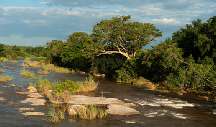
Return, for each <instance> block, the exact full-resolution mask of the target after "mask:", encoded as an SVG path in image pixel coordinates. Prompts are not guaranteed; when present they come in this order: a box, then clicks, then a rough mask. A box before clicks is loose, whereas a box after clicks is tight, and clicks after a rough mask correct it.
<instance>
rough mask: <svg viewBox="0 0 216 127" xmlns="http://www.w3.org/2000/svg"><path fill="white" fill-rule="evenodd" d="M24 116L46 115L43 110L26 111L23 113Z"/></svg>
mask: <svg viewBox="0 0 216 127" xmlns="http://www.w3.org/2000/svg"><path fill="white" fill-rule="evenodd" d="M22 114H23V115H24V116H44V115H45V113H43V112H25V113H22Z"/></svg>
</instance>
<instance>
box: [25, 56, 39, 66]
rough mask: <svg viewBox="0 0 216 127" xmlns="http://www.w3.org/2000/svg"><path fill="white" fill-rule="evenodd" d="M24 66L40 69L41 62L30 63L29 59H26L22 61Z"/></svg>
mask: <svg viewBox="0 0 216 127" xmlns="http://www.w3.org/2000/svg"><path fill="white" fill-rule="evenodd" d="M24 66H25V67H34V68H39V67H41V62H39V61H32V60H31V58H26V59H25V60H24Z"/></svg>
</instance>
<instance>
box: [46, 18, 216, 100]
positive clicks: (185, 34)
mask: <svg viewBox="0 0 216 127" xmlns="http://www.w3.org/2000/svg"><path fill="white" fill-rule="evenodd" d="M215 26H216V17H212V18H210V19H209V20H207V21H206V22H202V21H201V20H196V21H194V22H193V23H192V24H189V25H187V26H186V27H185V28H182V29H180V30H179V31H177V32H175V33H174V34H173V37H172V38H171V39H167V40H165V41H164V42H161V43H160V44H159V45H157V46H155V47H152V48H143V47H145V46H146V45H147V44H149V43H151V42H152V40H155V38H157V37H160V36H161V35H162V34H161V32H160V31H159V30H158V29H157V28H155V26H154V25H153V24H149V23H139V22H133V21H132V20H130V17H128V16H122V17H114V18H112V19H107V20H102V21H101V22H99V23H98V24H96V25H95V26H94V27H93V31H92V33H91V34H87V33H83V32H75V33H73V34H72V35H70V36H69V37H68V39H67V41H60V40H59V41H56V40H55V41H51V42H50V43H49V44H48V47H47V49H48V50H49V53H48V54H49V55H48V58H49V59H50V61H51V62H52V63H54V64H58V65H61V66H64V67H69V68H73V69H75V70H82V71H86V72H90V73H102V74H105V75H106V78H109V79H112V80H116V81H118V82H126V83H129V84H132V85H135V84H138V85H137V86H140V83H136V80H135V79H138V77H144V78H145V79H147V80H146V81H148V80H149V81H151V82H154V83H156V84H158V85H157V86H158V88H162V89H168V90H170V91H182V90H184V91H197V92H198V93H204V92H205V93H206V95H209V93H211V94H212V95H214V96H215V92H214V91H215V90H216V86H215V84H216V73H215V72H216V71H215V69H216V67H215V63H216V56H215V49H216V47H215V46H216V45H215V42H216V38H215V37H214V36H213V35H214V34H213V33H214V31H216V29H215ZM101 31H103V32H101ZM138 81H139V80H138Z"/></svg>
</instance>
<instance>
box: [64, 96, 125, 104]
mask: <svg viewBox="0 0 216 127" xmlns="http://www.w3.org/2000/svg"><path fill="white" fill-rule="evenodd" d="M68 104H72V105H109V104H125V102H123V101H121V100H119V99H117V98H105V97H89V96H84V95H72V96H70V100H69V101H68Z"/></svg>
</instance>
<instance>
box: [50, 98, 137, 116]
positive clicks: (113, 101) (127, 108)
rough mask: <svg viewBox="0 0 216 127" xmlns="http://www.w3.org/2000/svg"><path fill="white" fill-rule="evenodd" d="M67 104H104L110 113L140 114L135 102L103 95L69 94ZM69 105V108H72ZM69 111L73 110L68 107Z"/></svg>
mask: <svg viewBox="0 0 216 127" xmlns="http://www.w3.org/2000/svg"><path fill="white" fill-rule="evenodd" d="M51 103H55V104H59V103H64V102H59V101H58V102H57V101H51ZM67 104H69V105H76V108H77V106H78V105H80V107H82V106H83V105H96V106H106V107H107V112H108V114H110V115H123V116H124V115H125V116H128V115H137V114H140V113H139V111H137V110H136V109H134V108H133V107H134V106H135V104H133V103H125V102H124V101H121V100H119V99H117V98H105V97H89V96H84V95H71V96H70V99H69V101H68V102H67ZM73 107H74V106H71V107H69V108H73ZM68 110H69V111H73V109H68Z"/></svg>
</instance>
